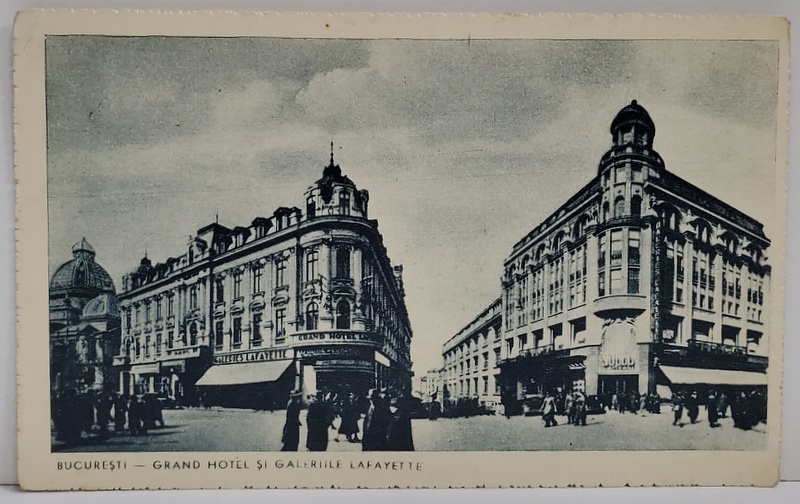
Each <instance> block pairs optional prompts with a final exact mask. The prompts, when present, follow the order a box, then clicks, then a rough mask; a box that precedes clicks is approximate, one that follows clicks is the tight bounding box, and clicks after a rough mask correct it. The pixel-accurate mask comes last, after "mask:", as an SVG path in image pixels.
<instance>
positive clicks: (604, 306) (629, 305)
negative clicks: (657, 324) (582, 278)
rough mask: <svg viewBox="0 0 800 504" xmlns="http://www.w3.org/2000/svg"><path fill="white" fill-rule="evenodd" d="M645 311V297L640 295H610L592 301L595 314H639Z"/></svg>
mask: <svg viewBox="0 0 800 504" xmlns="http://www.w3.org/2000/svg"><path fill="white" fill-rule="evenodd" d="M645 310H647V297H646V296H642V295H640V294H612V295H608V296H604V297H601V298H597V299H595V300H594V312H595V314H598V315H600V314H602V313H607V312H617V313H631V314H639V313H641V312H643V311H645Z"/></svg>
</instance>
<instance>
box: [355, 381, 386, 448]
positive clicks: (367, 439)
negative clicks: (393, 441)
mask: <svg viewBox="0 0 800 504" xmlns="http://www.w3.org/2000/svg"><path fill="white" fill-rule="evenodd" d="M369 399H370V402H371V404H370V407H369V411H367V417H366V418H365V419H364V436H363V438H362V440H361V450H362V451H386V448H387V435H388V431H389V421H390V419H391V414H392V413H391V411H390V410H389V405H388V404H387V403H386V401H385V399H384V397H383V396H382V395H381V394H380V393H379V392H378V391H377V390H375V389H372V390H370V393H369Z"/></svg>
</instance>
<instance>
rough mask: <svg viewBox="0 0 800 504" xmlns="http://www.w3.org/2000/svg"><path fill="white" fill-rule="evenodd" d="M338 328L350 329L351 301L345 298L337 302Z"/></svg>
mask: <svg viewBox="0 0 800 504" xmlns="http://www.w3.org/2000/svg"><path fill="white" fill-rule="evenodd" d="M336 329H350V303H348V302H347V301H345V300H344V299H343V300H341V301H339V303H337V304H336Z"/></svg>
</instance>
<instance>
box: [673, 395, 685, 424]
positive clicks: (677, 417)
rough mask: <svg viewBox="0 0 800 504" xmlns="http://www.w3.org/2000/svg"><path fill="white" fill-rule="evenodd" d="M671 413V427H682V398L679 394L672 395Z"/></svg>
mask: <svg viewBox="0 0 800 504" xmlns="http://www.w3.org/2000/svg"><path fill="white" fill-rule="evenodd" d="M672 413H673V415H674V418H673V420H672V425H680V426H681V427H683V423H681V418H682V417H683V397H681V393H680V392H673V393H672Z"/></svg>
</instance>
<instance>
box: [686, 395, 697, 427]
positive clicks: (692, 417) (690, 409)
mask: <svg viewBox="0 0 800 504" xmlns="http://www.w3.org/2000/svg"><path fill="white" fill-rule="evenodd" d="M684 406H685V407H686V415H687V416H688V417H689V421H690V422H691V423H697V417H698V416H700V403H699V400H698V397H697V391H696V390H693V391H692V393H691V394H689V396H688V397H687V398H686V400H685V401H684Z"/></svg>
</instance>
